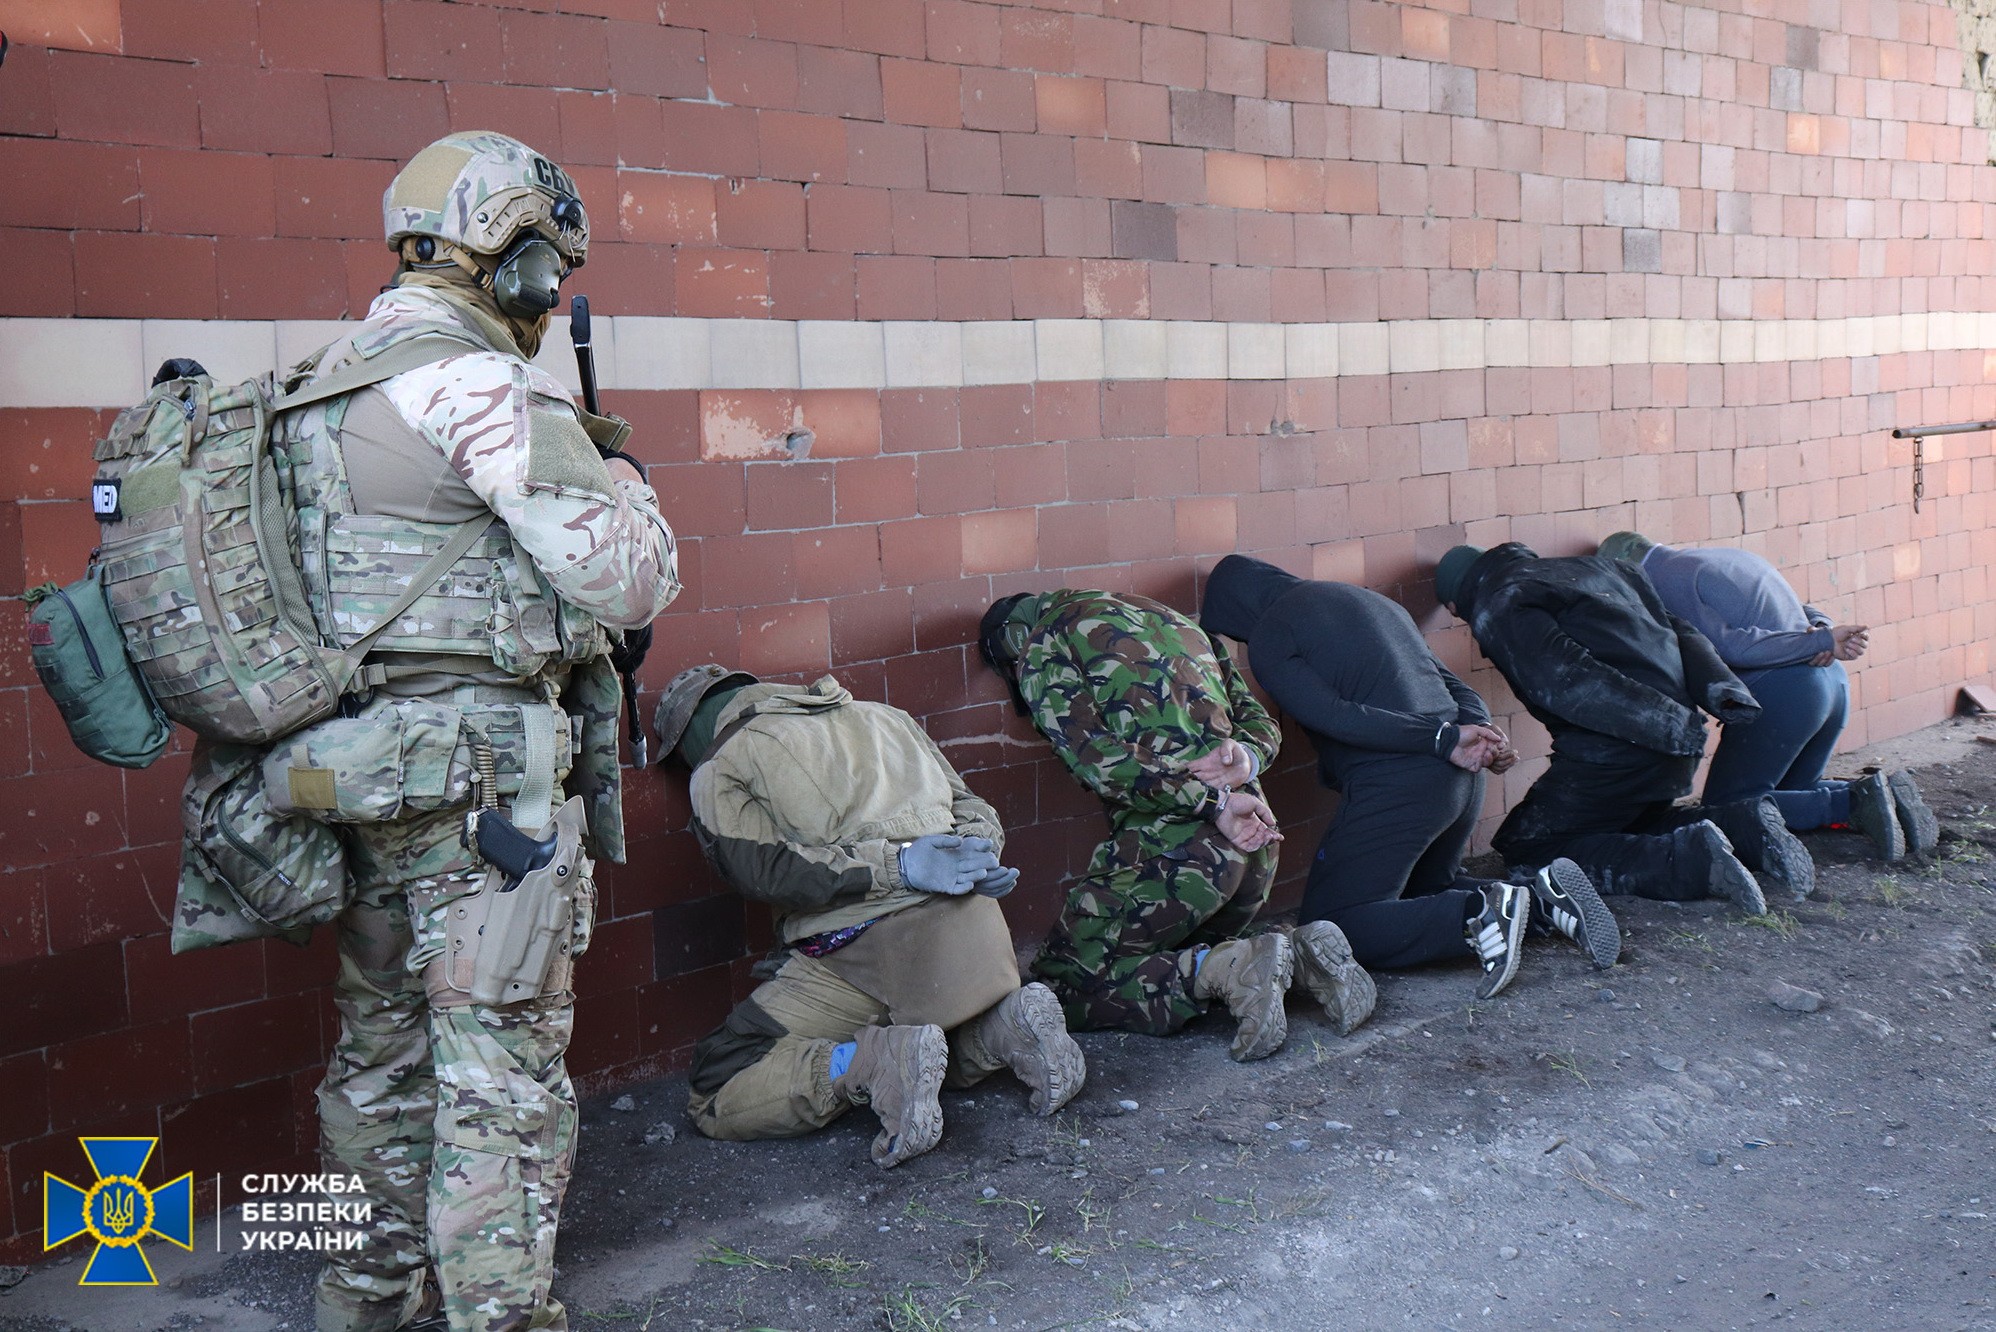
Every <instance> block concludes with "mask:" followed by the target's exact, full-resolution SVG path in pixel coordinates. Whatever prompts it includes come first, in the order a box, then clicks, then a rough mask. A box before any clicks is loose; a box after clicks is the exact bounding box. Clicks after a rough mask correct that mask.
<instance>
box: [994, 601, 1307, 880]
mask: <svg viewBox="0 0 1996 1332" xmlns="http://www.w3.org/2000/svg"><path fill="white" fill-rule="evenodd" d="M1039 602H1040V614H1039V617H1038V618H1037V619H1036V620H1035V621H1034V622H1033V626H1032V630H1031V632H1030V633H1029V634H1028V636H1027V638H1026V646H1025V651H1024V653H1023V655H1022V656H1021V658H1020V661H1019V693H1020V696H1021V697H1023V698H1024V699H1025V700H1026V706H1027V707H1028V708H1029V709H1030V710H1031V713H1032V719H1033V725H1034V726H1036V727H1038V728H1039V730H1040V733H1041V734H1042V735H1044V736H1046V738H1047V740H1048V741H1049V742H1050V743H1051V744H1052V745H1053V750H1054V753H1056V754H1058V755H1059V756H1060V761H1061V762H1062V763H1065V764H1066V765H1067V767H1068V771H1070V772H1072V773H1073V774H1074V775H1075V777H1076V779H1077V780H1079V781H1080V782H1081V784H1082V785H1083V786H1086V787H1087V788H1088V789H1089V790H1091V791H1093V792H1095V794H1096V795H1098V796H1100V797H1102V799H1103V801H1104V802H1106V803H1107V805H1108V806H1109V821H1110V823H1111V825H1112V826H1113V827H1114V828H1115V831H1116V832H1117V833H1118V834H1119V835H1120V834H1134V835H1135V836H1136V837H1137V839H1138V843H1139V845H1140V846H1141V847H1142V849H1143V852H1144V854H1146V855H1157V854H1160V853H1162V852H1166V851H1170V850H1173V849H1175V848H1177V847H1179V846H1182V845H1184V844H1185V843H1186V842H1187V841H1188V840H1190V839H1191V837H1192V836H1193V835H1194V834H1195V833H1197V832H1198V831H1199V829H1200V828H1201V827H1202V826H1203V825H1204V824H1205V822H1206V814H1207V811H1208V810H1209V809H1210V808H1211V805H1212V801H1213V797H1214V790H1213V788H1212V787H1210V786H1208V785H1206V784H1205V783H1204V782H1202V781H1199V780H1198V779H1197V778H1195V777H1192V776H1191V775H1189V774H1188V773H1187V772H1186V771H1185V769H1186V766H1187V765H1188V764H1190V763H1191V762H1192V761H1193V760H1195V759H1197V758H1199V757H1201V756H1202V755H1204V754H1207V753H1210V752H1211V751H1212V750H1213V749H1214V748H1216V747H1217V746H1218V745H1219V743H1220V742H1221V741H1222V740H1226V739H1229V738H1232V739H1234V740H1238V741H1240V743H1242V744H1243V745H1246V746H1247V747H1248V748H1249V749H1251V750H1253V751H1254V756H1255V771H1256V772H1257V773H1261V772H1265V771H1267V769H1268V765H1269V763H1270V762H1271V761H1273V759H1274V758H1275V755H1276V752H1277V751H1278V750H1279V749H1280V748H1281V745H1282V736H1281V732H1280V730H1279V728H1278V727H1277V725H1276V722H1275V719H1274V718H1272V717H1270V716H1269V715H1268V712H1267V710H1266V709H1265V708H1263V707H1262V706H1261V704H1260V703H1259V702H1258V701H1256V699H1255V697H1254V695H1253V694H1251V693H1249V692H1248V687H1247V683H1246V681H1244V680H1243V679H1242V678H1241V675H1240V672H1239V671H1237V670H1235V669H1234V664H1233V662H1232V661H1231V660H1230V659H1229V658H1228V656H1227V653H1226V649H1225V648H1222V647H1220V646H1219V645H1218V644H1216V643H1214V642H1213V641H1212V640H1211V639H1209V638H1207V637H1206V634H1205V632H1204V631H1203V630H1201V629H1200V628H1199V626H1198V625H1197V624H1195V623H1193V622H1192V620H1190V619H1189V618H1187V617H1186V616H1184V615H1181V614H1179V613H1178V612H1177V611H1175V610H1173V609H1171V607H1169V606H1166V605H1163V604H1161V603H1159V602H1156V601H1152V600H1151V599H1150V598H1149V597H1140V596H1136V595H1133V594H1128V593H1125V594H1112V593H1108V592H1086V591H1076V590H1074V589H1072V588H1062V589H1061V590H1060V591H1058V592H1049V593H1047V594H1046V595H1044V596H1042V597H1040V598H1039Z"/></svg>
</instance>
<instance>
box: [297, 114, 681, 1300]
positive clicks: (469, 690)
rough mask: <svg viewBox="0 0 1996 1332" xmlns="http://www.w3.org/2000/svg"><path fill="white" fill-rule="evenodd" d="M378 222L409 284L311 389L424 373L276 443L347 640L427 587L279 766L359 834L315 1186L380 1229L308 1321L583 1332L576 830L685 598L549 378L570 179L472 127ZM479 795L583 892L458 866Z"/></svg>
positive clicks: (608, 801)
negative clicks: (339, 704)
mask: <svg viewBox="0 0 1996 1332" xmlns="http://www.w3.org/2000/svg"><path fill="white" fill-rule="evenodd" d="M384 211H385V215H386V223H387V232H388V240H389V244H390V246H391V247H392V248H393V249H394V250H395V252H396V253H397V255H398V257H399V258H400V261H401V266H400V269H399V271H398V272H397V274H396V278H395V283H394V285H393V287H392V288H391V289H389V290H388V291H386V292H385V293H384V294H383V295H382V296H381V297H380V298H379V299H377V300H376V301H375V302H374V305H373V308H372V309H371V310H370V311H369V312H368V316H367V318H366V320H365V321H364V322H362V323H361V324H359V325H358V326H357V327H355V328H354V329H353V330H352V331H351V332H350V333H348V334H347V335H346V336H344V337H342V338H340V339H339V340H338V341H336V342H334V343H332V344H331V345H330V346H328V347H326V348H325V349H323V350H322V351H321V352H319V353H317V354H316V355H314V356H313V357H312V358H310V359H309V360H308V361H307V362H306V363H305V364H304V365H302V366H300V367H299V368H298V369H297V370H296V371H294V372H293V374H292V377H291V382H292V383H293V384H294V385H295V384H309V383H311V382H313V381H314V380H316V379H318V378H319V377H321V376H326V375H330V374H332V373H334V372H336V371H338V370H340V369H341V368H342V367H344V366H350V365H354V364H357V363H360V362H362V361H371V360H373V358H376V357H396V358H399V359H398V360H396V361H393V362H388V363H389V364H402V363H403V362H404V361H407V362H409V363H410V364H411V365H412V368H409V369H407V370H405V371H403V372H402V373H398V374H396V375H394V376H393V377H392V378H388V379H386V380H384V381H382V382H381V383H380V384H378V385H377V386H375V387H372V388H368V389H365V390H362V391H359V392H356V393H352V394H350V395H347V396H344V397H339V398H335V399H332V400H331V401H330V402H327V403H323V404H320V405H316V406H312V407H308V408H305V409H302V410H300V411H297V412H292V413H288V414H286V415H285V416H284V417H282V418H281V419H280V420H279V422H278V423H277V426H276V428H275V432H274V437H273V451H274V453H275V454H276V457H277V459H278V462H279V466H280V473H281V475H282V477H283V479H284V481H285V483H286V484H287V485H288V486H289V487H290V488H291V490H292V492H293V494H294V496H295V499H296V503H297V508H298V513H299V536H298V540H299V549H300V555H301V557H302V559H301V564H302V569H303V572H304V576H305V584H306V591H307V594H308V596H309V598H310V600H311V601H312V604H313V607H314V611H315V614H316V615H317V616H318V619H319V630H320V633H321V634H322V635H323V637H324V639H325V641H326V642H328V643H329V644H333V645H336V646H338V647H341V648H350V647H351V646H353V645H354V644H355V643H357V642H359V641H360V640H362V639H363V637H364V636H365V635H366V634H368V633H369V632H370V631H371V630H373V629H374V628H375V626H376V622H377V621H378V620H380V619H382V618H383V616H384V613H385V612H386V611H387V610H389V609H390V608H391V604H392V603H393V602H394V601H395V600H396V598H397V596H398V594H400V593H401V592H402V591H403V590H404V589H405V588H408V587H409V586H411V584H412V583H427V584H428V585H429V590H428V591H427V592H426V593H425V594H424V595H423V596H421V597H420V598H419V599H418V600H417V601H416V602H415V603H414V604H413V605H412V606H410V607H409V608H408V609H407V610H406V611H405V612H403V613H402V614H401V615H400V616H399V617H398V618H396V619H395V621H394V623H392V624H391V625H389V626H388V627H387V628H386V630H385V631H384V632H382V633H381V635H380V636H379V637H378V638H376V639H374V640H373V643H372V646H371V649H370V650H369V655H368V657H367V662H368V665H367V666H366V667H365V668H364V670H363V673H362V677H361V679H362V682H363V683H365V684H366V685H367V686H369V687H370V690H371V692H369V693H367V694H365V695H362V696H360V699H361V701H359V702H358V703H357V705H355V706H351V707H349V708H348V709H347V710H346V712H347V715H345V716H341V717H336V718H333V719H331V720H329V721H326V722H322V723H319V724H318V725H315V726H311V727H307V728H306V729H305V730H303V731H300V732H297V733H295V734H294V735H292V736H290V737H288V738H286V739H285V740H283V741H280V742H279V743H278V744H277V745H276V746H275V747H274V748H273V749H272V751H271V752H270V754H269V756H268V758H266V760H265V761H264V764H263V777H264V781H265V787H266V795H267V798H268V799H269V801H270V803H271V804H272V806H273V807H276V808H278V809H280V811H282V812H288V813H293V814H296V815H303V816H307V817H313V818H317V819H320V820H322V821H324V822H327V823H331V824H335V825H337V826H339V827H340V828H341V830H342V833H343V836H344V839H345V841H346V844H347V864H348V872H349V876H350V880H351V886H352V898H351V902H350V904H349V905H348V906H347V908H346V909H345V911H344V912H343V913H342V914H341V916H340V917H339V919H338V921H337V929H338V933H339V952H340V971H339V979H338V985H337V990H336V1002H337V1004H338V1008H339V1012H340V1018H341V1024H340V1036H339V1041H338V1044H337V1046H336V1048H335V1050H334V1053H333V1057H332V1061H331V1065H330V1067H329V1068H328V1070H327V1073H326V1078H325V1081H324V1083H323V1084H322V1085H321V1086H320V1089H319V1113H320V1128H321V1142H322V1150H323V1153H324V1162H325V1169H326V1170H327V1171H328V1172H334V1173H339V1174H342V1175H347V1174H352V1175H358V1176H359V1177H360V1178H361V1179H362V1180H363V1181H365V1183H366V1186H367V1199H368V1201H369V1202H370V1203H371V1204H372V1206H373V1220H372V1223H371V1225H370V1227H369V1228H368V1230H367V1233H366V1243H365V1245H364V1247H362V1248H361V1249H360V1250H358V1251H357V1252H350V1253H341V1254H338V1255H336V1256H332V1257H330V1258H329V1260H328V1262H327V1265H326V1267H325V1270H324V1272H323V1274H322V1275H321V1277H320V1280H319V1289H318V1326H319V1328H320V1329H321V1332H376V1330H379V1332H390V1330H391V1329H398V1328H405V1327H411V1326H421V1327H432V1326H434V1327H439V1328H441V1327H444V1326H448V1328H450V1329H451V1332H498V1330H499V1329H525V1328H565V1327H567V1325H568V1323H567V1315H566V1314H565V1312H564V1311H563V1309H562V1306H561V1304H560V1302H559V1301H557V1300H555V1299H554V1298H553V1297H552V1296H551V1294H550V1293H549V1284H550V1281H551V1279H552V1276H553V1270H554V1240H555V1227H556V1222H557V1219H558V1217H559V1213H560V1207H561V1199H562V1193H563V1190H564V1189H565V1187H566V1185H567V1181H568V1176H569V1171H570V1166H571V1163H572V1161H573V1157H574V1151H575V1135H576V1105H575V1094H574V1090H573V1088H572V1086H571V1085H570V1083H569V1078H568V1073H567V1070H566V1067H565V1066H564V1064H563V1053H564V1051H565V1050H566V1049H567V1047H568V1043H569V1036H570V1031H571V1027H572V1023H573V1013H574V1009H573V1003H574V997H573V994H572V993H571V991H570V980H571V976H572V967H573V962H574V958H575V957H576V955H578V954H580V953H581V952H582V951H583V949H584V948H586V947H587V945H588V940H589V932H590V925H591V920H592V916H593V908H594V898H595V890H594V887H593V883H592V881H591V878H590V874H591V863H592V862H591V861H590V859H589V858H588V857H587V856H586V855H583V854H582V851H581V845H582V839H583V837H584V835H585V829H586V835H587V838H588V845H589V849H590V851H591V852H593V854H595V855H599V856H608V857H610V858H611V859H613V860H621V859H622V857H623V830H622V818H621V806H620V794H619V786H618V770H617V755H616V740H617V712H618V703H619V694H618V687H617V681H616V678H615V675H614V672H613V671H612V670H611V668H610V666H609V663H608V661H607V656H606V654H607V652H608V650H609V647H610V631H613V630H622V629H630V628H636V627H638V626H643V625H646V624H648V623H649V622H650V621H651V619H652V618H653V617H654V616H656V615H657V614H658V613H659V611H661V610H662V609H664V607H665V606H666V604H667V603H668V602H670V601H671V600H672V598H673V596H674V595H675V594H676V593H677V592H678V590H679V583H678V579H677V576H676V571H675V558H674V547H673V540H672V533H671V531H670V529H669V528H667V526H666V524H665V522H664V520H663V519H662V518H661V517H660V516H659V512H658V507H657V501H656V498H655V497H654V495H653V493H652V491H651V489H650V488H649V487H648V486H647V485H646V484H645V481H644V477H643V474H642V472H641V470H640V469H639V468H637V467H636V466H634V465H633V464H632V461H631V460H630V459H629V458H628V456H626V455H623V454H621V453H620V452H618V451H617V448H616V446H617V445H618V444H619V443H620V442H621V441H622V439H623V438H624V436H625V435H626V434H627V433H628V427H627V426H625V425H624V424H623V423H622V422H619V421H616V420H615V419H614V418H599V417H588V416H586V414H584V413H582V412H580V411H579V409H578V408H577V407H576V405H575V404H574V402H573V401H572V400H571V399H570V397H569V395H568V393H567V391H566V390H565V389H564V388H563V387H562V385H561V384H560V383H559V382H558V381H557V380H555V379H554V378H553V377H552V376H550V375H548V374H547V373H546V372H544V371H542V370H540V369H538V368H536V367H535V366H533V365H532V364H530V359H531V357H532V356H533V355H534V353H535V351H536V350H537V349H538V347H539V344H540V340H541V337H542V334H543V333H544V331H545V329H546V326H547V317H548V311H549V310H551V309H552V308H553V306H554V304H555V302H556V301H557V299H558V297H559V283H560V281H561V279H562V278H563V277H565V276H566V275H567V273H568V271H569V270H570V269H571V268H572V267H574V266H576V265H579V264H581V263H582V261H583V258H584V255H585V252H586V248H587V243H588V224H587V219H586V217H585V215H584V213H583V210H582V205H581V203H580V201H579V200H578V199H577V198H576V194H575V188H574V185H573V183H572V182H571V181H570V180H569V178H568V176H567V175H566V173H564V172H563V171H562V170H561V169H560V168H559V167H557V166H555V165H554V164H553V163H551V162H549V161H548V160H547V159H545V158H543V157H542V156H540V155H539V154H538V153H535V152H534V151H533V150H531V149H529V148H528V147H526V146H525V145H523V144H521V143H518V142H516V141H514V140H512V139H509V138H506V137H505V136H503V135H499V134H490V133H474V134H455V135H451V136H450V137H448V138H445V139H443V140H440V141H438V142H437V143H435V144H432V145H431V146H430V147H428V148H426V149H424V150H423V151H422V152H421V153H419V154H417V156H416V157H415V158H414V159H413V160H412V161H411V162H410V163H409V165H408V166H407V167H405V168H404V169H403V171H402V172H401V174H399V175H398V176H397V177H396V179H395V181H394V183H393V184H392V185H391V186H390V187H389V189H388V192H387V196H386V198H385V200H384ZM421 348H428V350H427V351H422V350H420V349H421ZM412 349H414V350H412ZM419 362H420V363H419ZM452 550H455V552H456V554H455V557H454V558H446V556H447V553H448V552H450V551H452ZM433 563H441V564H443V565H444V571H443V572H442V573H441V575H440V576H436V577H433V578H432V577H425V575H428V574H429V571H430V568H431V566H432V565H433ZM564 796H566V801H565V803H564ZM474 804H476V805H480V806H487V807H494V808H496V809H497V810H498V811H499V812H500V813H503V814H505V815H506V816H507V817H508V818H509V819H510V821H511V822H512V823H513V824H514V825H515V826H516V827H518V828H520V829H521V830H523V831H524V832H526V833H527V834H529V835H530V836H534V837H553V838H554V839H555V840H556V842H557V850H556V852H555V863H554V867H553V868H554V871H555V872H557V873H559V874H560V876H561V878H562V882H563V885H564V886H563V887H561V888H560V889H559V890H556V889H554V888H553V887H552V884H553V882H554V880H553V879H551V878H550V877H548V871H541V872H538V873H536V874H530V875H528V876H527V878H526V879H525V880H523V881H521V883H520V884H519V886H517V887H512V888H508V887H506V885H505V884H504V883H503V882H502V880H501V876H500V874H499V873H498V871H497V870H496V869H494V868H493V867H492V866H490V865H488V864H487V863H486V862H485V861H484V860H483V859H482V858H481V857H480V856H479V854H478V853H477V852H476V851H475V850H473V849H469V848H467V846H466V845H465V844H464V840H463V833H464V831H465V823H466V814H467V811H469V810H470V809H472V807H473V806H474ZM530 899H531V900H530ZM509 912H511V913H513V914H512V915H508V913H509ZM519 913H528V914H527V915H524V916H522V915H520V914H519ZM495 937H497V938H503V939H513V940H517V941H522V947H523V948H525V949H526V950H527V956H529V957H534V956H538V957H539V959H540V960H539V962H538V963H536V962H531V961H527V962H522V961H520V960H519V958H518V957H506V956H501V955H500V954H501V952H502V950H501V948H500V947H498V946H496V945H494V944H493V942H492V941H493V939H494V938H495ZM535 949H539V951H538V952H537V953H536V952H535V951H534V950H535ZM426 1273H427V1274H431V1275H433V1276H434V1279H435V1283H434V1287H433V1288H432V1289H431V1290H430V1291H429V1292H428V1293H427V1294H426V1290H425V1285H426Z"/></svg>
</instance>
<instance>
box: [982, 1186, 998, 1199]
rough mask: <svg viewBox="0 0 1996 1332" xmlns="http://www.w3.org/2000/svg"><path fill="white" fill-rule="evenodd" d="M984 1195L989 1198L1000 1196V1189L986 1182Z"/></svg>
mask: <svg viewBox="0 0 1996 1332" xmlns="http://www.w3.org/2000/svg"><path fill="white" fill-rule="evenodd" d="M984 1196H985V1197H987V1198H996V1197H997V1196H998V1190H996V1189H994V1188H992V1187H991V1186H990V1185H989V1184H986V1185H985V1186H984Z"/></svg>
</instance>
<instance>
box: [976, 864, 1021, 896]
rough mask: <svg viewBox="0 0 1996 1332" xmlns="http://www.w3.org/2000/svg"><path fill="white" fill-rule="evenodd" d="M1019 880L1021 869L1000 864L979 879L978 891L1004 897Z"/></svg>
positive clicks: (984, 894)
mask: <svg viewBox="0 0 1996 1332" xmlns="http://www.w3.org/2000/svg"><path fill="white" fill-rule="evenodd" d="M1018 882H1019V871H1017V870H1015V869H1013V868H1012V867H1011V866H1009V865H1000V866H999V867H998V868H997V869H995V870H992V871H991V872H990V873H989V874H987V875H985V876H984V877H983V878H981V879H979V880H978V881H977V891H978V893H979V894H980V895H982V896H984V897H1003V896H1004V895H1005V894H1006V893H1009V892H1011V891H1012V888H1013V886H1014V885H1016V884H1017V883H1018Z"/></svg>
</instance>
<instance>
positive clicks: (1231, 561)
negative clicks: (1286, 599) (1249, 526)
mask: <svg viewBox="0 0 1996 1332" xmlns="http://www.w3.org/2000/svg"><path fill="white" fill-rule="evenodd" d="M1302 581H1303V580H1302V579H1300V578H1298V577H1297V576H1296V575H1295V574H1293V573H1290V572H1289V571H1288V570H1287V569H1282V568H1278V567H1277V566H1275V565H1273V564H1270V563H1269V562H1268V561H1267V560H1258V559H1255V558H1254V557H1253V556H1252V555H1229V556H1227V558H1225V559H1224V560H1221V561H1220V562H1219V563H1218V564H1216V565H1214V566H1213V572H1212V573H1211V574H1209V575H1207V578H1206V595H1205V598H1204V599H1203V600H1202V601H1201V603H1200V606H1199V627H1200V628H1202V629H1204V630H1205V631H1206V632H1207V633H1209V634H1225V635H1226V636H1227V637H1228V638H1234V639H1239V640H1240V641H1242V642H1246V641H1247V639H1248V638H1249V636H1250V635H1252V634H1253V633H1254V631H1255V626H1256V625H1258V624H1260V623H1261V617H1262V616H1264V615H1266V614H1267V613H1268V608H1269V607H1270V606H1272V605H1274V604H1275V600H1276V598H1278V597H1280V596H1281V595H1282V594H1283V593H1285V592H1287V591H1289V589H1291V588H1293V587H1295V586H1296V585H1297V584H1298V583H1300V582H1302Z"/></svg>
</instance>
